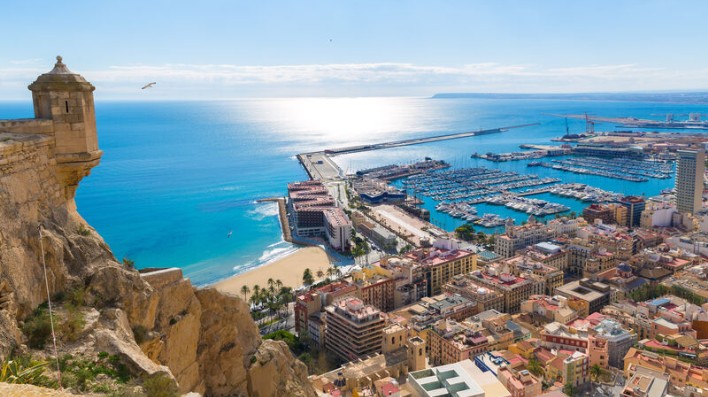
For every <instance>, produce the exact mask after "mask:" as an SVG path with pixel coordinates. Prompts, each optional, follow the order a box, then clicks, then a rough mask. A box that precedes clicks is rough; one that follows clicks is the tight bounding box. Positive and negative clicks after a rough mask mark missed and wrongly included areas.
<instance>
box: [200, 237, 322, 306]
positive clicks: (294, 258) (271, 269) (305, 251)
mask: <svg viewBox="0 0 708 397" xmlns="http://www.w3.org/2000/svg"><path fill="white" fill-rule="evenodd" d="M329 266H330V264H329V258H328V257H327V253H325V251H324V250H323V249H322V248H319V247H304V248H300V249H298V250H297V251H295V252H293V253H292V254H290V255H288V256H286V257H284V258H282V259H278V260H276V261H274V262H271V263H268V264H266V265H263V266H261V267H257V268H255V269H252V270H249V271H247V272H245V273H241V274H237V275H235V276H233V277H229V278H227V279H226V280H223V281H219V282H218V283H216V284H214V285H213V287H214V288H216V289H217V290H219V291H221V292H225V293H229V294H234V295H238V296H240V297H243V294H242V293H241V287H242V286H244V285H247V286H248V288H250V289H253V286H254V285H256V284H258V285H259V286H261V287H264V286H267V285H268V279H269V278H272V279H273V280H278V279H280V281H282V282H283V285H285V286H288V287H292V288H298V287H299V286H301V285H302V273H303V272H304V271H305V269H307V268H309V269H310V271H312V276H313V277H315V278H317V270H319V269H322V271H323V272H325V274H326V272H327V268H328V267H329Z"/></svg>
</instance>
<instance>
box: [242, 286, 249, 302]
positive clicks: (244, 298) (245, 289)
mask: <svg viewBox="0 0 708 397" xmlns="http://www.w3.org/2000/svg"><path fill="white" fill-rule="evenodd" d="M241 293H242V294H243V300H245V301H246V302H248V298H247V297H246V296H247V295H248V294H250V293H251V289H250V288H248V285H244V286H243V287H241Z"/></svg>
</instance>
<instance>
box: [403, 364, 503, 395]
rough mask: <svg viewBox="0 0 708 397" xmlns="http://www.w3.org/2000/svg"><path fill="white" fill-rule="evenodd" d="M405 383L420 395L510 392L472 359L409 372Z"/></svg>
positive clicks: (499, 393)
mask: <svg viewBox="0 0 708 397" xmlns="http://www.w3.org/2000/svg"><path fill="white" fill-rule="evenodd" d="M407 385H410V387H411V389H412V392H413V393H414V394H413V395H414V396H420V397H438V396H439V397H442V396H456V397H512V396H513V395H512V394H511V393H510V392H509V391H508V390H507V389H506V388H505V387H504V385H503V384H502V383H501V382H500V381H499V380H498V379H497V378H496V377H495V375H494V373H493V372H492V371H489V370H486V371H484V370H482V369H480V368H479V367H477V366H475V364H474V363H473V362H472V361H471V360H466V361H462V362H458V363H453V364H448V365H441V366H437V367H433V368H428V369H425V370H422V371H416V372H409V373H408V383H407Z"/></svg>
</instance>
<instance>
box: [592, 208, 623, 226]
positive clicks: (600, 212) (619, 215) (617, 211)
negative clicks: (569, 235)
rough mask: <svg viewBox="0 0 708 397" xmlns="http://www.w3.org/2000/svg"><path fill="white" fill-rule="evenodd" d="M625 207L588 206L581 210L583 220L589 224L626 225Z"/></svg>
mask: <svg viewBox="0 0 708 397" xmlns="http://www.w3.org/2000/svg"><path fill="white" fill-rule="evenodd" d="M627 213H628V212H627V207H625V206H623V205H621V204H616V203H612V204H590V205H589V206H587V207H585V209H583V215H582V216H583V219H585V220H586V221H587V222H588V223H590V224H595V223H597V222H598V219H599V222H601V223H604V224H608V225H611V224H618V225H627V219H628V217H627Z"/></svg>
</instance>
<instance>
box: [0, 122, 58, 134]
mask: <svg viewBox="0 0 708 397" xmlns="http://www.w3.org/2000/svg"><path fill="white" fill-rule="evenodd" d="M0 132H10V133H15V134H43V135H52V134H54V122H53V121H52V120H49V119H16V120H0Z"/></svg>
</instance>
